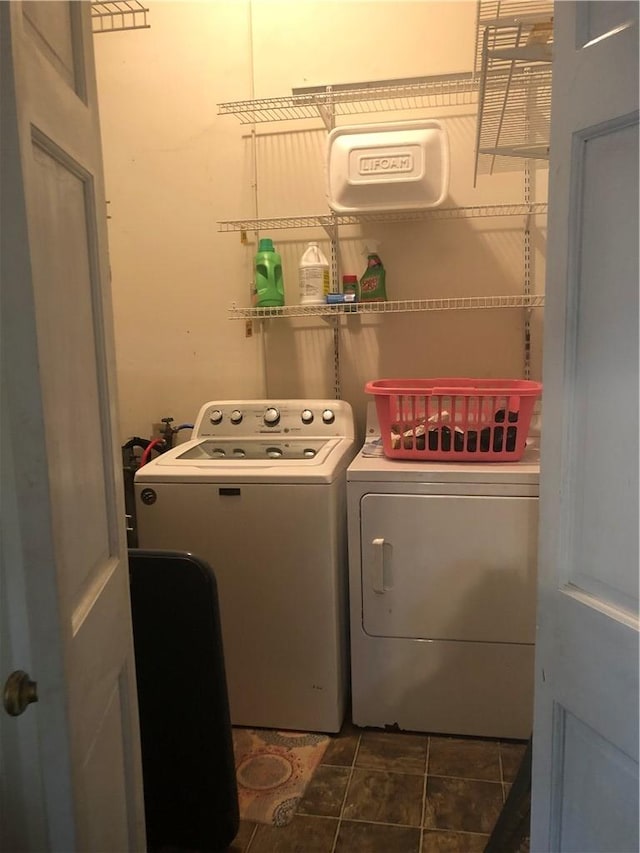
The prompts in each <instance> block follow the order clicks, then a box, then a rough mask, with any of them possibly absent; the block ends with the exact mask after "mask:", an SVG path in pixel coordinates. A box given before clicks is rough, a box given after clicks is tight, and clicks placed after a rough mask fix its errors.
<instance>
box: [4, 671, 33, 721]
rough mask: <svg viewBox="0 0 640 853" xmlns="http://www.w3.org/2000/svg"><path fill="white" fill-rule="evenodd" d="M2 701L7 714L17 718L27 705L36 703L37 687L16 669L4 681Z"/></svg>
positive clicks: (26, 675)
mask: <svg viewBox="0 0 640 853" xmlns="http://www.w3.org/2000/svg"><path fill="white" fill-rule="evenodd" d="M3 701H4V709H5V711H6V712H7V714H10V715H11V716H12V717H18V716H19V715H20V714H22V713H24V712H25V711H26V710H27V706H28V705H30V704H31V703H32V702H37V701H38V685H37V683H36V682H35V681H31V679H30V678H29V676H28V674H27V673H26V672H23V671H22V670H21V669H17V670H16V671H15V672H12V673H11V675H10V676H9V678H7V680H6V681H5V684H4V696H3Z"/></svg>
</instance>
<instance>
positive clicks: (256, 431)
mask: <svg viewBox="0 0 640 853" xmlns="http://www.w3.org/2000/svg"><path fill="white" fill-rule="evenodd" d="M273 434H276V435H287V436H291V437H292V438H295V437H297V436H300V437H308V438H311V437H322V438H351V439H353V438H354V436H355V424H354V418H353V410H352V409H351V406H350V405H349V403H346V402H345V401H344V400H279V399H276V400H221V401H212V402H209V403H205V404H204V406H202V408H201V409H200V412H199V413H198V417H197V419H196V423H195V427H194V432H193V437H194V438H204V437H207V436H215V437H217V438H222V437H234V438H258V437H260V436H264V435H273Z"/></svg>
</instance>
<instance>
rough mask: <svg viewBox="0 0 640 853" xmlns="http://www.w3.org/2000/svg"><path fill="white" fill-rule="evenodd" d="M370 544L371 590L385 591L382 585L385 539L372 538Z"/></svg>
mask: <svg viewBox="0 0 640 853" xmlns="http://www.w3.org/2000/svg"><path fill="white" fill-rule="evenodd" d="M371 544H372V545H373V559H372V561H371V585H372V587H373V591H374V592H377V593H383V592H385V586H384V574H385V573H384V552H385V550H386V549H385V547H384V546H385V541H384V539H374V540H373V541H372V542H371Z"/></svg>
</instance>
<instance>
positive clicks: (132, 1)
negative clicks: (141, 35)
mask: <svg viewBox="0 0 640 853" xmlns="http://www.w3.org/2000/svg"><path fill="white" fill-rule="evenodd" d="M148 12H149V10H148V9H147V8H146V7H145V6H143V5H142V3H140V2H138V0H107V2H105V3H96V2H93V3H91V27H92V30H93V32H94V33H113V32H119V31H120V30H147V29H149V28H150V26H151V25H150V24H149V23H147V14H148Z"/></svg>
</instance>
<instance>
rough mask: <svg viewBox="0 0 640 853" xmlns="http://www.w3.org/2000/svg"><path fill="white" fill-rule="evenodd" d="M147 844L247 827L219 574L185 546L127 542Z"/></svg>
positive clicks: (210, 843)
mask: <svg viewBox="0 0 640 853" xmlns="http://www.w3.org/2000/svg"><path fill="white" fill-rule="evenodd" d="M129 578H130V588H131V609H132V620H133V637H134V647H135V660H136V677H137V685H138V703H139V708H140V737H141V745H142V770H143V778H144V802H145V813H146V828H147V848H148V850H149V851H161V850H163V849H164V850H166V849H167V848H172V849H174V850H197V851H200V853H209V851H216V853H218V851H222V850H225V849H226V848H227V847H228V845H229V844H230V843H231V842H232V841H233V839H234V838H235V836H236V834H237V832H238V826H239V812H238V793H237V787H236V777H235V766H234V759H233V740H232V733H231V720H230V716H229V701H228V696H227V683H226V678H225V669H224V655H223V648H222V633H221V627H220V613H219V605H218V593H217V586H216V579H215V575H214V572H213V570H212V569H211V567H210V566H209V565H208V564H207V563H205V562H204V561H203V560H200V559H198V558H197V557H194V556H193V555H191V554H188V553H186V552H175V551H150V550H141V549H133V548H132V549H129Z"/></svg>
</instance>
